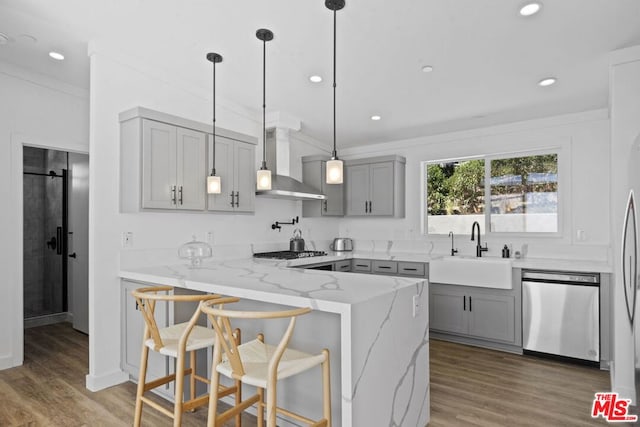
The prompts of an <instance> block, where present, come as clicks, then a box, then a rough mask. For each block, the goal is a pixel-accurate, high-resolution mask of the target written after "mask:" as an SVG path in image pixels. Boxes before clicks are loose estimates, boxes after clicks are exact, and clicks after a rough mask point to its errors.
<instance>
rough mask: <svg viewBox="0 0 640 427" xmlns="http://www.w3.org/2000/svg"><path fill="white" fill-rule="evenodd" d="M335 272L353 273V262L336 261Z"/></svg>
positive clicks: (348, 260)
mask: <svg viewBox="0 0 640 427" xmlns="http://www.w3.org/2000/svg"><path fill="white" fill-rule="evenodd" d="M333 269H334V271H351V260H350V259H346V260H344V261H336V262H335V263H334V265H333Z"/></svg>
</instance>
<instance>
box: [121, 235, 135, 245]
mask: <svg viewBox="0 0 640 427" xmlns="http://www.w3.org/2000/svg"><path fill="white" fill-rule="evenodd" d="M122 247H123V248H131V247H133V232H132V231H125V232H123V233H122Z"/></svg>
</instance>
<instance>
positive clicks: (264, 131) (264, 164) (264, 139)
mask: <svg viewBox="0 0 640 427" xmlns="http://www.w3.org/2000/svg"><path fill="white" fill-rule="evenodd" d="M266 99H267V41H266V40H262V166H261V169H267V125H266V121H267V113H266V111H267V110H266V109H267V101H266Z"/></svg>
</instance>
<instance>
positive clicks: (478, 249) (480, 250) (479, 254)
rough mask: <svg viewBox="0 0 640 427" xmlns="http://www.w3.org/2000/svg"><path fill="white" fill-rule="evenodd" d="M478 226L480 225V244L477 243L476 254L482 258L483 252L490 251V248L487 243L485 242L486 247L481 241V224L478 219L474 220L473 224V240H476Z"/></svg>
mask: <svg viewBox="0 0 640 427" xmlns="http://www.w3.org/2000/svg"><path fill="white" fill-rule="evenodd" d="M476 226H478V244H476V256H477V257H478V258H480V257H481V256H482V252H486V251H488V250H489V248H488V247H487V244H486V243H485V244H484V248H483V247H482V244H481V243H480V224H479V223H478V221H473V225H472V226H471V241H472V242H473V241H474V240H475V235H476Z"/></svg>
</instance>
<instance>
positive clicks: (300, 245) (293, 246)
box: [289, 228, 304, 252]
mask: <svg viewBox="0 0 640 427" xmlns="http://www.w3.org/2000/svg"><path fill="white" fill-rule="evenodd" d="M289 250H290V251H294V252H302V251H304V239H303V238H302V231H301V230H300V229H299V228H296V229H295V230H293V237H292V238H291V239H290V240H289Z"/></svg>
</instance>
